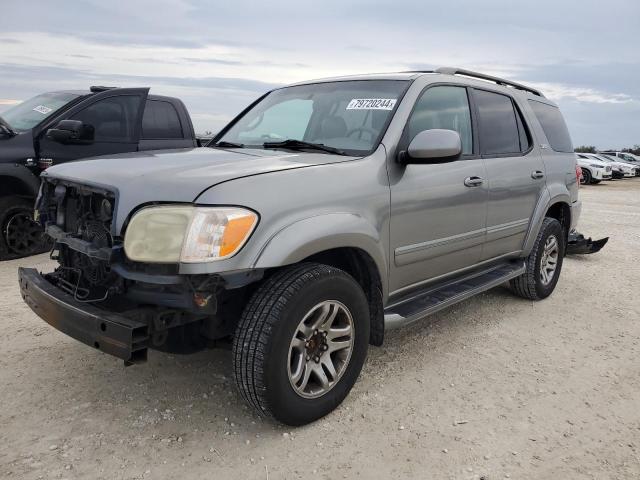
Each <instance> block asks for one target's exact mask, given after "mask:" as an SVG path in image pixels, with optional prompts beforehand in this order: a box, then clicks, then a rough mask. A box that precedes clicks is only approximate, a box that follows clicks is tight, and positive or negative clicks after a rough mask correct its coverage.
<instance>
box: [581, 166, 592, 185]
mask: <svg viewBox="0 0 640 480" xmlns="http://www.w3.org/2000/svg"><path fill="white" fill-rule="evenodd" d="M591 177H592V175H591V172H590V171H589V170H587V169H586V168H583V169H582V180H581V181H580V183H581V184H582V185H589V184H590V183H591Z"/></svg>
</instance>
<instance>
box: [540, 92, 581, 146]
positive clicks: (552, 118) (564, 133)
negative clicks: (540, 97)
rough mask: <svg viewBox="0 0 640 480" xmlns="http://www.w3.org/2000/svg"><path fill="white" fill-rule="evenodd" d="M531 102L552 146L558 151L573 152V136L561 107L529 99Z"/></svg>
mask: <svg viewBox="0 0 640 480" xmlns="http://www.w3.org/2000/svg"><path fill="white" fill-rule="evenodd" d="M529 104H530V105H531V109H532V110H533V113H535V115H536V118H537V119H538V121H539V122H540V125H541V126H542V130H544V134H545V135H546V136H547V140H549V145H551V148H552V149H553V150H555V151H556V152H573V144H572V143H571V136H570V135H569V130H568V129H567V124H566V123H564V118H562V114H561V113H560V109H559V108H558V107H554V106H553V105H547V104H546V103H541V102H537V101H535V100H529Z"/></svg>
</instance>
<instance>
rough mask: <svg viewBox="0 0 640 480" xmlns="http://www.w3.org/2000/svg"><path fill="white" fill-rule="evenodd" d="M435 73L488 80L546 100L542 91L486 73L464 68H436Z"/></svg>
mask: <svg viewBox="0 0 640 480" xmlns="http://www.w3.org/2000/svg"><path fill="white" fill-rule="evenodd" d="M434 72H435V73H442V74H444V75H464V76H465V77H471V78H479V79H480V80H487V81H489V82H494V83H496V84H498V85H502V86H503V87H513V88H516V89H518V90H523V91H525V92H529V93H533V94H534V95H537V96H539V97H543V98H544V95H543V94H542V92H540V90H536V89H535V88H531V87H527V86H526V85H522V84H521V83H516V82H512V81H510V80H505V79H504V78H500V77H494V76H492V75H485V74H484V73H478V72H473V71H471V70H465V69H463V68H456V67H440V68H436V69H435V70H434Z"/></svg>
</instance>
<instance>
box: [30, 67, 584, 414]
mask: <svg viewBox="0 0 640 480" xmlns="http://www.w3.org/2000/svg"><path fill="white" fill-rule="evenodd" d="M577 175H579V171H578V172H577V171H576V157H575V154H574V153H573V146H572V144H571V140H570V138H569V134H568V131H567V127H566V125H565V123H564V120H563V118H562V115H561V113H560V111H559V110H558V108H557V106H556V105H554V104H553V103H552V102H551V101H549V100H548V99H546V98H545V97H544V96H543V95H542V93H540V92H538V91H536V90H534V89H532V88H528V87H526V86H523V85H520V84H517V83H514V82H509V81H507V80H504V79H500V78H495V77H491V76H488V75H483V74H479V73H475V72H470V71H465V70H460V69H454V68H442V69H438V70H436V71H430V72H404V73H392V74H376V75H360V76H351V77H341V78H333V79H327V80H318V81H310V82H303V83H299V84H296V85H292V86H288V87H284V88H279V89H276V90H273V91H271V92H268V93H267V94H265V95H264V96H262V97H261V98H259V99H258V100H256V101H255V102H254V103H253V104H252V105H250V106H249V107H248V108H247V109H246V110H245V111H243V112H242V113H241V114H240V115H238V117H237V118H235V119H234V120H233V121H232V122H231V123H230V124H229V125H228V126H227V127H225V128H224V129H223V130H222V131H221V132H220V133H219V134H218V135H217V136H216V137H215V138H214V139H213V140H212V142H211V143H210V144H209V147H208V148H195V149H180V150H171V151H162V152H160V151H158V152H144V153H139V154H126V155H116V156H111V157H110V158H107V159H97V160H92V161H90V162H89V161H87V162H84V161H81V162H76V163H72V164H66V165H59V166H54V167H52V168H50V169H48V170H46V171H45V172H44V173H43V184H42V187H41V190H40V195H39V198H38V202H37V216H38V217H39V220H40V222H41V223H42V224H43V225H44V226H45V228H46V232H47V233H48V234H49V235H50V236H51V237H52V238H53V239H54V240H55V246H54V251H53V256H54V258H56V259H57V260H58V262H59V267H58V268H56V269H55V271H53V272H49V273H44V274H42V273H39V272H37V271H36V270H34V269H27V268H22V269H20V272H19V277H20V288H21V292H22V296H23V298H24V299H25V302H26V303H27V304H28V305H29V306H30V307H31V308H32V309H33V310H34V312H36V313H37V314H38V315H40V316H41V317H42V318H43V319H44V320H45V321H46V322H48V323H50V324H51V325H53V326H54V327H55V328H57V329H59V330H61V331H63V332H65V333H67V334H68V335H70V336H72V337H74V338H76V339H77V340H79V341H81V342H83V343H85V344H87V345H90V346H92V347H94V348H95V349H99V350H101V351H103V352H106V353H109V354H111V355H114V356H116V357H119V358H121V359H124V360H125V362H126V363H127V364H132V363H138V362H142V361H144V360H146V355H147V349H149V348H152V349H157V350H163V351H171V352H185V353H186V352H191V351H195V350H198V349H201V348H204V347H205V346H211V345H217V344H224V342H225V340H228V339H231V340H232V351H233V355H232V357H233V364H234V365H233V370H234V376H235V381H236V383H237V386H238V389H239V391H240V393H241V394H242V396H243V397H244V399H245V400H246V401H247V402H248V403H249V404H250V405H252V406H253V407H254V408H255V409H256V410H257V411H258V412H259V413H261V414H263V415H267V416H272V417H275V418H276V419H278V420H279V421H281V422H284V423H287V424H290V425H301V424H305V423H308V422H311V421H313V420H315V419H318V418H320V417H322V416H323V415H326V414H327V413H329V412H330V411H331V410H333V409H334V408H336V407H337V406H338V405H339V404H340V403H341V401H342V400H343V399H344V398H345V397H346V395H347V394H348V392H349V391H350V390H351V388H352V386H353V385H354V383H355V381H356V379H357V377H358V375H359V373H360V370H361V368H362V365H363V363H364V360H365V357H366V354H367V349H368V346H369V345H370V344H372V345H381V344H382V343H383V339H384V336H385V333H386V332H387V331H388V330H389V329H392V328H396V327H400V326H403V325H406V324H409V323H412V322H414V321H417V320H420V319H422V318H424V317H426V316H428V315H430V314H432V313H434V312H436V311H438V310H440V309H443V308H445V307H448V306H450V305H453V304H455V303H457V302H460V301H461V300H464V299H466V298H468V297H470V296H473V295H476V294H478V293H480V292H483V291H485V290H488V289H490V288H493V287H495V286H498V285H500V284H503V283H505V282H508V283H509V285H510V286H511V289H512V290H513V292H514V293H515V294H516V295H518V296H520V297H523V298H526V299H530V300H541V299H544V298H545V297H547V296H548V295H550V294H551V293H552V292H553V290H554V288H555V286H556V283H557V282H558V278H559V275H560V271H561V268H562V262H563V257H564V254H565V248H566V245H567V236H568V232H569V231H570V229H571V228H573V227H575V225H576V222H577V221H578V217H579V214H580V202H579V200H578V178H577ZM54 368H55V367H54Z"/></svg>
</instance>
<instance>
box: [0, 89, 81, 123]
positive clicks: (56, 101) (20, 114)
mask: <svg viewBox="0 0 640 480" xmlns="http://www.w3.org/2000/svg"><path fill="white" fill-rule="evenodd" d="M78 96H79V95H76V94H74V93H43V94H42V95H38V96H37V97H33V98H31V99H29V100H25V101H24V102H22V103H20V104H18V105H16V106H15V107H12V108H10V109H9V110H6V111H4V112H2V113H0V116H2V118H3V119H4V120H5V121H6V122H7V123H8V124H9V126H10V127H11V128H12V129H13V130H17V131H18V132H22V131H25V130H29V129H31V128H33V127H35V126H36V125H38V124H39V123H40V122H42V121H43V120H45V119H46V118H49V117H50V116H51V115H53V114H54V113H55V112H56V111H58V110H59V109H60V108H62V107H63V106H64V105H66V104H67V103H69V102H70V101H71V100H73V99H75V98H78Z"/></svg>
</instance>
